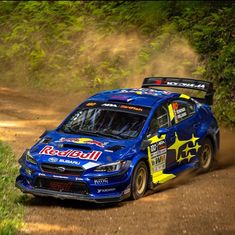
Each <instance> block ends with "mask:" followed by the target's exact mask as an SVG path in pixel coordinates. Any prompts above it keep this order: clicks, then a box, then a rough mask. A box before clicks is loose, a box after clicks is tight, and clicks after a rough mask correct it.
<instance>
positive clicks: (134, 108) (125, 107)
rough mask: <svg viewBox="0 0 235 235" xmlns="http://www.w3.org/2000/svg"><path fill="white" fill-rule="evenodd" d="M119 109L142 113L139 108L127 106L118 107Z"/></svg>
mask: <svg viewBox="0 0 235 235" xmlns="http://www.w3.org/2000/svg"><path fill="white" fill-rule="evenodd" d="M119 108H121V109H129V110H134V111H138V112H142V111H143V109H142V108H140V107H135V106H128V105H120V106H119Z"/></svg>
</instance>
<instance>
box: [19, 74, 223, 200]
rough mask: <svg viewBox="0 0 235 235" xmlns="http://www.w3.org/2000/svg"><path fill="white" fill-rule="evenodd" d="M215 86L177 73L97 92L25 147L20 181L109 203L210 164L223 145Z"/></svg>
mask: <svg viewBox="0 0 235 235" xmlns="http://www.w3.org/2000/svg"><path fill="white" fill-rule="evenodd" d="M159 87H174V88H173V89H175V88H181V89H182V88H184V89H191V90H197V91H198V92H199V93H203V94H204V96H203V97H201V98H193V97H189V96H188V95H185V94H179V93H176V92H170V91H166V90H163V89H162V90H160V89H159ZM213 94H214V90H213V87H212V83H210V82H206V81H201V80H193V79H187V78H171V77H150V78H145V79H144V82H143V85H142V88H138V89H119V90H112V91H104V92H101V93H98V94H96V95H94V96H92V97H90V98H89V99H87V100H86V101H84V102H83V103H82V104H80V105H79V106H78V107H77V108H76V109H75V110H74V111H73V112H72V113H71V114H70V115H69V116H68V117H67V118H66V119H65V120H64V121H63V122H62V123H61V124H60V125H59V127H57V128H56V129H55V130H52V131H47V132H45V133H44V134H43V135H42V136H41V137H40V140H39V141H38V142H37V143H36V144H35V145H34V146H33V147H32V148H31V149H28V150H26V151H25V152H24V154H23V155H22V157H21V158H20V160H19V163H20V165H21V168H20V175H19V176H18V177H17V179H16V186H17V187H18V188H20V189H21V190H22V191H23V192H24V193H30V194H33V195H37V196H52V197H57V198H62V199H66V198H67V199H78V200H86V201H94V202H102V203H103V202H116V201H121V200H123V199H125V198H128V197H131V198H133V199H138V198H141V197H142V196H143V195H144V194H145V192H146V190H147V189H155V188H156V187H157V186H158V185H160V184H163V183H165V182H167V181H169V180H170V179H173V178H175V177H176V176H177V175H178V174H179V173H181V172H182V171H184V170H186V169H189V168H193V169H198V170H199V171H200V172H207V171H209V170H210V169H211V167H212V164H213V161H214V160H215V157H216V153H217V151H218V148H219V128H218V124H217V121H216V119H215V117H214V115H213V113H212V111H211V108H210V105H212V100H213Z"/></svg>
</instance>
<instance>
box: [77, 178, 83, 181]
mask: <svg viewBox="0 0 235 235" xmlns="http://www.w3.org/2000/svg"><path fill="white" fill-rule="evenodd" d="M75 180H78V181H80V180H82V181H83V178H79V177H75Z"/></svg>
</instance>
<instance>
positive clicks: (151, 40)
mask: <svg viewBox="0 0 235 235" xmlns="http://www.w3.org/2000/svg"><path fill="white" fill-rule="evenodd" d="M234 13H235V5H234V4H232V3H230V2H229V1H228V2H226V1H223V2H222V1H220V2H215V1H213V2H210V1H207V2H204V1H192V2H190V1H186V2H184V1H177V2H176V1H160V2H151V1H147V2H145V1H143V2H141V1H137V2H127V1H113V2H105V1H104V2H102V1H90V2H84V1H81V2H69V1H58V2H57V1H51V2H45V1H44V2H37V1H31V2H1V3H0V28H1V30H0V70H1V71H2V73H1V78H0V79H1V82H2V83H6V84H15V85H18V86H19V85H20V86H27V87H30V88H33V89H46V90H48V91H52V90H53V91H58V92H77V91H83V92H84V91H85V92H86V93H93V92H96V91H99V90H104V89H112V88H118V87H121V86H133V87H134V86H140V84H141V81H142V80H143V78H144V77H145V76H152V75H155V76H184V77H194V78H203V79H207V80H209V81H213V83H214V84H215V88H216V95H215V105H214V111H215V112H216V115H217V118H218V120H219V121H220V122H221V123H223V124H225V125H229V126H235V71H234V64H233V63H234V57H235V41H234V32H233V31H232V29H233V28H234V26H235V23H234V22H235V18H234V15H235V14H234Z"/></svg>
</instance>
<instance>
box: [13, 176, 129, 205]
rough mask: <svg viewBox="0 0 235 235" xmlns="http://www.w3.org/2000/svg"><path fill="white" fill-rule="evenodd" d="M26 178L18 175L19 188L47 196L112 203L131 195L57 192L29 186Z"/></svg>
mask: <svg viewBox="0 0 235 235" xmlns="http://www.w3.org/2000/svg"><path fill="white" fill-rule="evenodd" d="M23 181H24V180H23V179H22V177H21V176H18V177H17V179H16V187H17V188H19V189H20V190H21V191H22V192H23V193H29V194H33V195H36V196H45V197H54V198H59V199H72V200H79V201H90V202H96V203H112V202H120V201H122V200H124V199H126V198H128V197H129V196H130V193H127V194H124V193H113V194H109V195H106V196H104V195H102V196H95V195H82V194H74V193H68V192H57V191H52V190H47V189H38V188H33V187H30V185H28V187H27V186H26V185H25V184H24V182H23Z"/></svg>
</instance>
